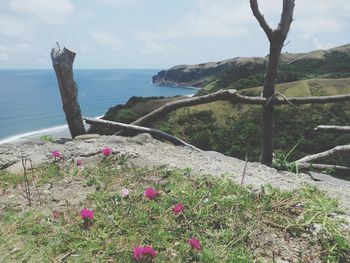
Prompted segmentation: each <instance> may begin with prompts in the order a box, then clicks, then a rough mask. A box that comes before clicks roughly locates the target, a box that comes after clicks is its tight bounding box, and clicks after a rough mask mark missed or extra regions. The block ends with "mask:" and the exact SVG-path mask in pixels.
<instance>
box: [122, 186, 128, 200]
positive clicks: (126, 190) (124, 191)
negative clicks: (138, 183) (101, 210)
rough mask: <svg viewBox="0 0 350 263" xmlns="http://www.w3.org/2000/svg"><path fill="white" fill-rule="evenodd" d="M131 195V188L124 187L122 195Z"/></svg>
mask: <svg viewBox="0 0 350 263" xmlns="http://www.w3.org/2000/svg"><path fill="white" fill-rule="evenodd" d="M128 196H129V189H127V188H124V189H122V197H124V198H125V197H128Z"/></svg>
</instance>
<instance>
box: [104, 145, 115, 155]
mask: <svg viewBox="0 0 350 263" xmlns="http://www.w3.org/2000/svg"><path fill="white" fill-rule="evenodd" d="M112 152H113V150H112V148H109V147H106V148H104V149H103V150H102V154H103V155H104V156H109V155H111V154H112Z"/></svg>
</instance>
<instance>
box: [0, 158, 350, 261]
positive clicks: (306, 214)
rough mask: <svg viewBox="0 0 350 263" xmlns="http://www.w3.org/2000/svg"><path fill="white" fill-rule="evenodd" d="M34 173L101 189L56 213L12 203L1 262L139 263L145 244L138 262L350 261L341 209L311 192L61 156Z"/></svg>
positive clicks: (6, 180)
mask: <svg viewBox="0 0 350 263" xmlns="http://www.w3.org/2000/svg"><path fill="white" fill-rule="evenodd" d="M82 165H83V164H82ZM30 174H32V173H30ZM32 176H33V177H31V178H30V180H34V179H35V180H36V182H37V183H38V184H42V183H44V182H46V183H50V184H52V185H55V184H57V183H59V181H60V180H64V178H65V177H66V176H74V177H75V178H76V179H77V180H80V179H83V181H82V183H84V181H85V184H87V185H94V186H95V187H96V191H94V192H92V193H91V194H90V195H89V196H88V199H87V200H85V201H84V203H83V204H79V205H71V204H70V203H69V200H67V206H65V207H61V208H60V209H58V210H57V209H56V210H53V209H52V210H50V207H51V205H53V204H54V203H52V204H47V205H46V206H45V209H43V207H41V206H38V207H36V206H33V207H27V208H26V209H25V210H24V211H22V210H20V209H18V207H12V206H11V205H10V204H9V203H8V205H7V206H6V207H5V208H3V209H2V211H1V213H0V226H1V235H0V259H1V261H2V262H19V261H20V262H23V261H25V262H56V261H65V262H135V261H136V260H135V257H137V253H136V251H138V250H140V249H141V248H142V247H145V246H148V248H147V251H148V252H147V253H146V252H145V254H143V255H145V257H143V258H141V259H140V261H138V262H151V261H152V262H266V261H265V260H268V261H271V260H274V259H275V258H284V259H290V260H291V261H294V262H297V261H300V262H319V261H321V262H348V261H349V260H350V254H349V251H350V243H349V240H348V239H347V237H346V236H344V235H343V234H342V233H341V230H340V227H341V221H340V220H339V219H336V218H333V217H332V216H330V215H331V214H335V213H337V214H339V213H341V212H340V211H339V209H338V208H337V202H336V201H335V200H333V199H331V198H329V197H327V196H325V194H324V193H322V192H320V191H318V190H317V189H315V188H312V187H308V186H305V187H304V188H302V189H297V190H295V191H288V192H284V191H280V190H277V189H274V188H272V187H270V186H264V187H262V188H261V189H255V190H250V189H247V188H242V187H241V186H239V185H237V184H235V183H233V182H232V181H231V180H230V179H229V178H227V177H225V176H223V177H220V178H213V177H211V176H202V177H193V175H192V174H191V170H189V169H185V170H170V169H167V168H164V167H163V168H161V167H155V168H152V169H151V168H137V167H134V166H132V165H130V164H128V162H127V160H126V159H124V158H122V159H119V158H117V157H114V156H107V157H105V158H104V159H103V161H102V162H101V163H99V164H98V165H97V166H95V167H92V168H87V167H84V165H83V166H79V167H72V166H69V167H65V165H64V164H63V163H60V162H59V161H57V160H56V161H55V162H53V163H49V164H46V165H44V166H42V167H39V168H37V169H36V170H35V172H34V173H33V174H32ZM16 177H17V178H18V177H22V175H11V176H9V174H8V173H7V172H4V171H1V172H0V182H1V185H3V186H6V187H11V188H12V187H15V185H16V184H18V183H20V181H21V179H18V180H15V178H16ZM10 178H12V179H10ZM82 187H83V185H82ZM148 187H153V190H152V192H154V193H157V192H158V193H159V195H158V194H154V195H151V194H150V191H151V190H147V192H145V189H146V188H148ZM123 188H124V190H122V189H123ZM125 189H127V191H126V190H125ZM53 202H54V201H53ZM84 207H85V208H84ZM82 217H83V218H82ZM190 240H192V241H190ZM149 247H151V248H152V249H151V248H149ZM285 248H286V249H285ZM137 249H138V250H137ZM288 251H289V252H288ZM139 252H140V251H139ZM151 252H152V253H151ZM141 254H142V253H141ZM147 255H148V256H147Z"/></svg>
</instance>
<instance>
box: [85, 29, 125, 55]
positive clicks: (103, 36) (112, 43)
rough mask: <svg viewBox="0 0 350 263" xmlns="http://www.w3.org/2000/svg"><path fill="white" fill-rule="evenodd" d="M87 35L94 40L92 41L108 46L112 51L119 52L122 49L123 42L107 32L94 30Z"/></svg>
mask: <svg viewBox="0 0 350 263" xmlns="http://www.w3.org/2000/svg"><path fill="white" fill-rule="evenodd" d="M89 33H90V35H91V36H92V37H93V38H94V40H95V41H96V42H97V43H98V44H100V45H104V46H108V47H110V48H112V49H113V50H114V51H120V50H122V49H123V46H124V44H123V42H122V41H121V40H120V39H119V38H117V37H116V36H115V35H113V34H112V33H110V32H108V31H105V30H96V31H90V32H89Z"/></svg>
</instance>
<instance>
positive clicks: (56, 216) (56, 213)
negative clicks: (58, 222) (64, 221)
mask: <svg viewBox="0 0 350 263" xmlns="http://www.w3.org/2000/svg"><path fill="white" fill-rule="evenodd" d="M61 215H62V212H61V211H58V210H53V211H52V216H53V218H55V219H58V218H60V216H61Z"/></svg>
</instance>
